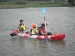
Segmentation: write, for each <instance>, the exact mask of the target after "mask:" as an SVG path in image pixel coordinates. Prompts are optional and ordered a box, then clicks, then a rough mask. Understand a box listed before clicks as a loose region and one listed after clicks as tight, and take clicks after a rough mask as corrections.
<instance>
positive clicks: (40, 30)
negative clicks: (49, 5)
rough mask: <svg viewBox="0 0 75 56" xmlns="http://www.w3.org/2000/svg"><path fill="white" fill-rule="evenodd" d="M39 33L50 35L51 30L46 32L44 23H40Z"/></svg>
mask: <svg viewBox="0 0 75 56" xmlns="http://www.w3.org/2000/svg"><path fill="white" fill-rule="evenodd" d="M39 35H52V33H51V32H47V30H46V28H45V24H44V23H42V24H41V26H40V27H39Z"/></svg>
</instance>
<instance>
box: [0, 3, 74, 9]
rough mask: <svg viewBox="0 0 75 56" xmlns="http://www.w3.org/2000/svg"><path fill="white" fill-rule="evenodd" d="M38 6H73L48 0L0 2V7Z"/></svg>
mask: <svg viewBox="0 0 75 56" xmlns="http://www.w3.org/2000/svg"><path fill="white" fill-rule="evenodd" d="M39 7H74V6H71V5H66V4H64V3H63V2H61V3H50V2H24V3H15V2H0V9H14V8H39Z"/></svg>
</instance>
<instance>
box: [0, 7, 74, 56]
mask: <svg viewBox="0 0 75 56" xmlns="http://www.w3.org/2000/svg"><path fill="white" fill-rule="evenodd" d="M45 16H46V20H47V21H48V31H50V32H52V33H65V34H66V38H65V39H64V40H63V41H45V40H44V41H40V40H33V39H30V40H24V39H23V38H19V37H17V39H11V37H10V36H9V33H10V31H11V30H13V29H16V27H17V25H18V23H19V22H18V21H19V19H21V18H22V19H24V23H25V24H26V25H28V26H29V27H30V26H31V24H32V23H36V24H38V25H39V24H40V23H41V22H42V21H43V15H42V14H41V12H40V8H21V9H0V56H75V19H74V18H75V7H49V8H48V12H47V13H46V15H45Z"/></svg>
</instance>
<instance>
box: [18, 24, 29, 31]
mask: <svg viewBox="0 0 75 56" xmlns="http://www.w3.org/2000/svg"><path fill="white" fill-rule="evenodd" d="M19 29H20V30H27V29H28V27H27V26H25V25H21V26H20V27H19Z"/></svg>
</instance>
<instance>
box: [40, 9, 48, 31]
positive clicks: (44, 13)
mask: <svg viewBox="0 0 75 56" xmlns="http://www.w3.org/2000/svg"><path fill="white" fill-rule="evenodd" d="M46 13H47V8H41V14H42V16H43V17H44V18H43V20H44V24H45V30H46V32H47V21H46Z"/></svg>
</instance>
